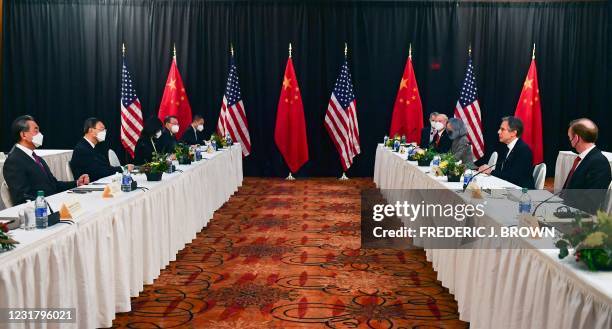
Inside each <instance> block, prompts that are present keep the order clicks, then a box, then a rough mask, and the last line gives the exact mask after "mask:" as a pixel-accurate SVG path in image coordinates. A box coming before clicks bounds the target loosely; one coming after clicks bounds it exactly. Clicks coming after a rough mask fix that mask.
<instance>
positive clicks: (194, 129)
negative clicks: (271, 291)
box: [182, 114, 204, 145]
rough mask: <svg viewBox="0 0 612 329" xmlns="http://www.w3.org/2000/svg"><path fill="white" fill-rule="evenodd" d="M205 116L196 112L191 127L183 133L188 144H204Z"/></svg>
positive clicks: (184, 140) (184, 141)
mask: <svg viewBox="0 0 612 329" xmlns="http://www.w3.org/2000/svg"><path fill="white" fill-rule="evenodd" d="M203 131H204V118H203V117H202V116H201V115H199V114H196V115H194V116H193V121H191V125H189V128H187V130H186V131H185V133H183V139H182V141H183V143H185V144H187V145H196V144H203V141H204V133H203Z"/></svg>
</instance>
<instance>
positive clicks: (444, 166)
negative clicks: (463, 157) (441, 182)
mask: <svg viewBox="0 0 612 329" xmlns="http://www.w3.org/2000/svg"><path fill="white" fill-rule="evenodd" d="M465 169H466V167H465V164H463V163H461V161H460V160H457V158H455V156H454V155H453V154H452V153H446V154H443V155H442V156H441V157H440V165H439V166H438V168H437V172H436V176H446V177H447V179H448V181H449V182H458V181H459V180H460V179H461V175H463V173H464V172H465Z"/></svg>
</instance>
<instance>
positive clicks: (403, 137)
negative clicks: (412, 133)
mask: <svg viewBox="0 0 612 329" xmlns="http://www.w3.org/2000/svg"><path fill="white" fill-rule="evenodd" d="M402 144H406V135H402Z"/></svg>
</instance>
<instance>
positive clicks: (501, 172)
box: [479, 116, 534, 189]
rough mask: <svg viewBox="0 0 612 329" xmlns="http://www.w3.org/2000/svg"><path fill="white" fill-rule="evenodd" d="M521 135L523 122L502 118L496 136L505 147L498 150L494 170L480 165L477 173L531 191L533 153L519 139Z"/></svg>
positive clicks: (512, 117)
mask: <svg viewBox="0 0 612 329" xmlns="http://www.w3.org/2000/svg"><path fill="white" fill-rule="evenodd" d="M522 134H523V122H521V120H520V119H519V118H517V117H514V116H509V117H505V118H502V122H501V125H500V126H499V130H498V131H497V135H498V136H499V141H500V142H502V143H503V144H505V146H504V147H502V148H501V149H500V150H498V154H499V156H498V157H497V163H496V164H495V169H493V170H492V168H488V166H486V165H482V166H480V168H479V171H483V172H484V173H487V174H492V175H493V176H496V177H499V178H501V179H503V180H506V181H508V182H510V183H512V184H515V185H518V186H520V187H525V188H529V189H533V188H534V181H533V166H532V163H533V153H532V152H531V149H530V148H529V145H527V143H525V142H524V141H523V140H522V139H521V138H520V137H521V135H522Z"/></svg>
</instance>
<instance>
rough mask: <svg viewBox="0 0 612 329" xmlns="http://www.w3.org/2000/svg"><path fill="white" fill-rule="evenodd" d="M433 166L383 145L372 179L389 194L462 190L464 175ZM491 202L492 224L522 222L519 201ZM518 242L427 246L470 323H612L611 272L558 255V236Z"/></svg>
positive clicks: (599, 326)
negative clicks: (451, 175)
mask: <svg viewBox="0 0 612 329" xmlns="http://www.w3.org/2000/svg"><path fill="white" fill-rule="evenodd" d="M429 170H430V168H429V167H418V166H417V163H416V162H412V161H407V160H406V155H405V154H399V153H395V152H392V151H391V150H389V149H386V148H384V147H383V146H382V145H379V146H378V148H377V150H376V162H375V167H374V182H375V183H376V185H377V187H378V188H380V189H381V192H382V194H383V196H385V195H394V194H393V193H390V191H392V190H401V189H404V190H411V189H437V190H448V191H449V193H455V194H457V195H459V194H460V193H462V192H454V191H461V189H462V183H461V182H460V183H449V182H447V179H446V177H435V176H433V175H431V174H430V173H429ZM478 185H479V186H480V187H482V188H483V189H484V188H493V189H507V190H512V189H518V187H517V186H514V185H513V184H511V183H509V182H506V181H503V180H501V179H499V178H496V177H493V176H486V177H484V175H480V176H478ZM546 193H548V192H546ZM485 195H486V194H485ZM485 198H486V196H485ZM393 201H396V200H393ZM393 201H392V200H387V202H389V203H391V202H393ZM486 201H487V202H489V203H492V204H495V205H496V206H495V207H494V208H495V210H496V211H490V210H487V211H485V216H484V217H485V218H486V219H487V220H489V221H490V223H489V224H491V223H492V224H495V225H498V226H506V227H509V226H513V225H517V224H518V219H517V217H516V214H517V213H518V205H517V203H516V202H515V201H511V200H509V199H503V200H499V199H487V200H486ZM545 206H546V207H552V206H556V205H550V206H549V205H548V204H546V205H545ZM488 209H489V208H488ZM517 241H518V242H514V241H513V242H512V243H513V244H515V243H516V245H514V246H512V247H509V248H498V247H496V246H495V245H489V246H487V245H478V242H482V243H483V244H486V243H490V240H480V241H477V242H476V244H475V246H474V248H473V249H441V248H440V249H433V248H430V249H428V248H427V247H426V248H425V253H426V255H427V260H428V261H430V262H431V263H432V266H433V268H434V270H436V271H437V273H438V280H440V281H441V282H442V284H443V285H444V286H445V287H446V288H448V289H449V291H450V293H452V294H453V295H454V296H455V299H456V300H457V304H458V310H459V314H460V319H461V320H464V321H468V322H470V328H487V329H488V328H500V329H501V328H508V329H516V328H551V329H552V328H555V329H559V328H567V329H578V328H585V329H586V328H589V329H609V328H612V273H610V272H590V271H588V270H587V269H586V266H584V265H583V264H582V263H578V262H576V261H575V259H574V257H572V256H571V255H570V256H568V257H566V258H565V259H562V260H560V259H558V256H557V255H558V250H557V249H556V248H555V247H554V241H553V240H552V239H547V238H541V239H528V238H519V239H518V240H517Z"/></svg>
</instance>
